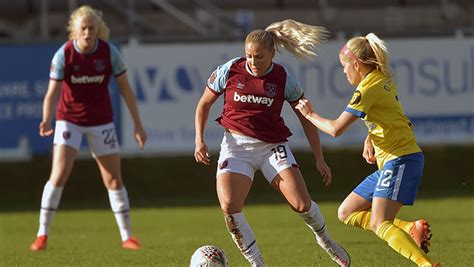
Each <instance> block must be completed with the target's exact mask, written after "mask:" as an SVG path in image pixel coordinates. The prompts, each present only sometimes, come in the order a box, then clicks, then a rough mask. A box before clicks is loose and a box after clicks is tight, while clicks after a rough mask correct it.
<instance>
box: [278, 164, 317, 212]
mask: <svg viewBox="0 0 474 267" xmlns="http://www.w3.org/2000/svg"><path fill="white" fill-rule="evenodd" d="M272 186H273V187H274V188H275V189H276V190H277V191H279V192H281V194H282V195H283V196H284V197H285V199H286V200H287V201H288V204H289V205H290V207H291V208H292V209H293V210H294V211H297V212H306V211H308V210H309V208H310V206H311V196H310V195H309V193H308V189H307V187H306V184H305V182H304V179H303V176H302V175H301V172H300V170H299V169H298V168H296V167H289V168H286V169H284V170H282V171H280V172H279V173H278V174H277V175H276V176H275V177H274V179H273V181H272Z"/></svg>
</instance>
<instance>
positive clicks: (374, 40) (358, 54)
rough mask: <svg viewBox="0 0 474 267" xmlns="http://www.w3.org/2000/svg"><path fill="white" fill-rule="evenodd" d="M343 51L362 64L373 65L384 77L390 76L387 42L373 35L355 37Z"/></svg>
mask: <svg viewBox="0 0 474 267" xmlns="http://www.w3.org/2000/svg"><path fill="white" fill-rule="evenodd" d="M343 48H344V49H345V50H344V49H341V53H342V54H345V55H348V56H351V55H353V56H354V57H355V59H357V60H359V61H360V62H362V63H364V64H367V65H371V66H373V67H374V68H376V69H377V70H379V71H380V72H382V73H383V74H384V75H386V76H389V75H390V73H391V71H390V66H389V56H388V49H387V46H386V45H385V42H384V41H383V40H381V39H380V38H379V37H378V36H377V35H375V34H373V33H369V34H367V35H366V36H365V37H354V38H352V39H350V40H349V41H348V42H347V43H346V45H345V46H344V47H343Z"/></svg>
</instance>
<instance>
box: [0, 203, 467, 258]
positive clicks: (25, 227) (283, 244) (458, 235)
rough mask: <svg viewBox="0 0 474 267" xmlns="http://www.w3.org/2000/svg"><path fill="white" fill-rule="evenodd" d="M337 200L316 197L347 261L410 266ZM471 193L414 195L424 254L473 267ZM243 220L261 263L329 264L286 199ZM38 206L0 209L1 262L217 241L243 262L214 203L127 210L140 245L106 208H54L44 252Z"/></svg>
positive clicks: (163, 249) (189, 248)
mask: <svg viewBox="0 0 474 267" xmlns="http://www.w3.org/2000/svg"><path fill="white" fill-rule="evenodd" d="M338 204H339V203H337V202H322V203H320V207H321V210H322V212H323V214H324V215H325V217H326V221H327V224H328V229H329V231H330V234H331V236H332V237H333V238H334V239H335V240H337V241H338V242H339V243H340V244H341V245H343V246H344V247H345V248H346V249H347V251H348V252H349V253H350V255H351V258H352V266H356V267H357V266H414V264H412V263H411V262H410V261H408V260H406V259H405V258H403V257H401V256H400V255H398V254H397V253H396V252H394V251H392V249H391V248H389V247H388V246H387V245H385V244H384V243H383V241H381V240H379V239H378V238H377V237H376V236H375V235H374V234H372V233H371V232H368V231H363V230H360V229H356V228H353V227H349V226H345V225H343V224H342V223H340V222H338V221H337V215H336V210H337V207H338ZM473 207H474V198H473V197H453V198H440V199H420V200H418V201H417V202H416V204H415V206H414V207H404V208H403V209H402V211H401V213H400V216H399V217H400V218H402V219H409V220H413V219H417V218H419V216H423V217H426V218H427V219H428V220H429V222H430V223H431V225H432V230H433V233H434V235H433V240H432V245H431V252H430V253H429V255H430V256H432V257H433V258H435V259H437V260H439V261H440V262H441V263H442V264H443V266H473V262H474V256H473V255H474V253H473V251H474V232H473V230H474V228H473V225H474V211H473ZM244 212H245V214H246V217H247V219H248V221H249V222H250V224H251V226H252V228H253V230H254V232H255V234H256V237H257V241H258V244H259V247H260V250H261V252H262V253H263V256H264V258H265V261H266V263H267V265H268V266H335V265H334V264H333V263H332V262H331V261H330V259H329V257H328V256H327V255H326V254H325V252H323V251H322V250H321V249H320V248H319V247H318V246H317V245H316V244H315V241H314V237H313V236H312V234H311V232H310V231H309V229H307V228H306V226H305V225H304V224H303V222H302V221H301V219H300V218H299V217H298V216H296V214H294V213H293V212H292V211H291V210H290V209H289V207H288V206H287V205H285V204H283V203H281V204H269V205H248V206H246V207H245V209H244ZM37 221H38V211H28V212H2V213H0V237H1V242H0V266H188V264H189V259H190V256H191V254H192V253H193V251H194V250H195V249H196V248H198V247H199V246H201V245H205V244H213V245H217V246H219V247H220V248H222V249H223V250H224V251H225V253H226V255H227V257H228V259H229V263H230V266H248V264H247V263H246V262H245V261H244V259H243V257H242V256H241V255H240V253H239V252H238V251H237V248H236V247H235V245H234V243H233V242H232V240H231V238H230V236H229V234H228V233H227V231H226V229H225V225H224V220H223V217H222V215H221V212H220V210H219V207H218V206H217V205H216V206H212V205H211V206H195V207H163V208H135V209H132V226H133V230H134V235H136V236H137V237H139V238H140V239H141V241H142V245H143V249H142V250H140V251H125V250H123V249H121V248H120V240H119V233H118V230H117V226H116V224H115V221H114V218H113V215H112V213H111V211H110V210H102V209H96V210H71V209H66V210H61V209H60V210H59V211H58V212H57V213H56V216H55V219H54V221H53V225H52V229H51V234H50V238H49V247H48V249H47V250H46V251H42V252H36V253H33V252H30V251H29V250H28V247H29V245H30V243H31V242H32V241H33V239H34V236H35V233H36V230H37Z"/></svg>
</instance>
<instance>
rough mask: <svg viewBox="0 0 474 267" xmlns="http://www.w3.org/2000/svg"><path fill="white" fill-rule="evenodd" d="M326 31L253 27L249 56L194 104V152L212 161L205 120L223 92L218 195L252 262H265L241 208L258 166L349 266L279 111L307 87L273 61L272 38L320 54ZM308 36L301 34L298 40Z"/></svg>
mask: <svg viewBox="0 0 474 267" xmlns="http://www.w3.org/2000/svg"><path fill="white" fill-rule="evenodd" d="M324 35H325V30H324V29H323V28H321V27H317V26H311V25H306V24H302V23H299V22H296V21H294V20H285V21H282V22H276V23H273V24H271V25H270V26H268V27H267V28H266V29H265V30H255V31H252V32H251V33H249V34H248V36H247V38H246V40H245V55H246V56H245V58H235V59H232V60H230V61H229V62H227V63H225V64H223V65H221V66H219V67H217V69H216V70H215V71H214V72H213V73H212V74H211V76H210V78H209V80H208V83H207V88H206V89H205V91H204V94H203V96H202V97H201V99H200V101H199V103H198V104H197V108H196V118H195V127H196V139H195V142H196V148H195V153H194V156H195V159H196V161H197V162H199V163H204V164H209V163H210V157H209V151H208V147H207V145H206V143H205V140H204V128H205V125H206V122H207V119H208V115H209V110H210V108H211V106H212V105H213V104H214V102H215V101H216V100H217V98H218V97H219V96H220V95H224V110H223V112H222V116H221V117H220V118H219V119H217V121H218V122H219V123H220V124H221V125H222V126H223V127H224V128H225V130H226V131H225V133H224V138H223V140H222V144H221V151H220V157H219V160H218V169H217V179H216V183H217V185H216V186H217V195H218V198H219V202H220V205H221V209H222V211H223V213H224V217H225V222H226V226H227V229H228V230H229V233H230V234H231V236H232V239H233V240H234V241H235V243H236V245H237V247H238V248H239V250H240V251H241V253H242V255H243V256H244V257H245V258H246V259H247V260H248V261H249V262H250V264H251V265H252V266H264V262H263V258H262V256H261V255H260V251H259V249H258V247H257V243H256V239H255V235H254V234H253V232H252V229H251V228H250V225H249V224H248V222H247V220H246V219H245V216H244V214H243V212H242V209H243V206H244V202H245V199H246V198H247V194H248V193H249V191H250V187H251V186H252V182H253V177H254V173H255V171H256V170H260V171H261V172H262V173H263V175H264V176H265V178H266V179H267V180H268V182H269V183H270V184H271V185H272V186H273V187H274V188H275V189H276V190H277V191H279V192H281V194H282V195H283V196H284V197H285V198H286V200H287V201H288V203H289V205H290V207H291V208H292V209H293V210H294V211H295V212H296V213H297V214H298V215H299V216H301V218H302V219H303V221H304V222H305V223H306V225H307V226H308V227H309V228H310V229H311V230H312V231H313V233H314V234H315V235H316V240H317V243H318V244H319V245H320V246H321V247H322V248H323V249H324V250H325V251H326V252H327V253H328V254H329V255H330V257H331V258H332V260H334V261H335V262H336V263H337V264H339V265H340V266H349V264H350V258H349V255H348V254H347V253H346V251H345V250H344V249H343V248H342V247H340V246H339V245H338V244H336V243H335V242H334V241H333V240H331V239H330V238H329V235H328V232H327V230H326V225H325V222H324V218H323V216H322V214H321V212H320V210H319V207H318V205H317V204H316V203H315V202H314V201H312V200H311V196H310V195H309V193H308V190H307V188H306V185H305V183H304V180H303V177H302V175H301V172H300V170H299V169H298V165H297V163H296V160H295V158H294V157H293V154H292V153H291V150H290V147H289V146H288V142H287V138H288V137H289V136H290V135H291V133H290V131H289V129H288V128H287V127H286V126H285V123H284V121H283V118H282V117H281V110H282V107H283V103H284V102H285V101H287V102H289V103H290V105H291V107H292V108H293V109H294V108H295V106H296V104H297V103H298V100H300V99H303V98H304V97H303V91H302V89H301V87H300V86H299V84H298V83H297V81H296V80H295V79H294V78H293V77H292V76H291V75H289V74H288V72H287V71H286V70H285V68H283V67H282V66H281V65H279V64H276V63H274V62H273V57H274V56H275V46H276V45H277V46H281V47H284V48H285V49H287V50H288V51H290V52H291V53H293V54H294V55H295V56H297V57H298V58H305V59H310V58H312V57H313V56H315V53H314V50H313V49H314V48H315V45H317V44H319V43H320V41H321V39H322V38H323V37H324ZM301 40H304V41H301ZM296 114H297V115H298V118H299V119H300V121H301V124H302V126H303V128H304V132H305V134H306V136H307V138H308V141H309V143H310V145H311V149H312V151H313V154H314V156H315V159H316V167H317V169H318V170H319V172H320V173H321V174H322V176H323V181H324V183H325V184H326V185H329V184H330V183H331V179H332V176H331V170H330V169H329V167H328V166H327V165H326V162H325V161H324V157H323V153H322V151H321V145H320V140H319V135H318V131H317V129H316V128H315V127H314V126H313V125H312V124H311V123H309V121H307V120H305V119H304V117H302V116H301V114H300V113H299V112H296Z"/></svg>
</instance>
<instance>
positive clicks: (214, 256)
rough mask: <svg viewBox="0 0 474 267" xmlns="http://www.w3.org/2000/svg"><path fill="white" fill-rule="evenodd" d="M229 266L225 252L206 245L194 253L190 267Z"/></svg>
mask: <svg viewBox="0 0 474 267" xmlns="http://www.w3.org/2000/svg"><path fill="white" fill-rule="evenodd" d="M228 265H229V262H228V261H227V257H226V256H225V254H224V251H222V250H221V249H220V248H218V247H216V246H212V245H206V246H202V247H200V248H198V249H196V251H194V253H193V255H192V256H191V263H190V264H189V267H227V266H228Z"/></svg>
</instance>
